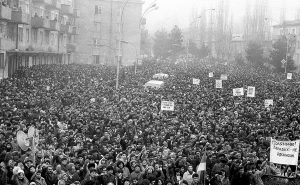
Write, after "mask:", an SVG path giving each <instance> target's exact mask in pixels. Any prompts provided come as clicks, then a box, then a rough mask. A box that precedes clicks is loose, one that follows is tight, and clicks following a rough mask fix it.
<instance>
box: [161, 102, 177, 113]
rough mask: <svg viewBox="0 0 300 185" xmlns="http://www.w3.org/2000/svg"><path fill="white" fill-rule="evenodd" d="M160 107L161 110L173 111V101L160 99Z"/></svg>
mask: <svg viewBox="0 0 300 185" xmlns="http://www.w3.org/2000/svg"><path fill="white" fill-rule="evenodd" d="M160 109H161V110H162V111H163V110H165V111H174V102H173V101H161V107H160Z"/></svg>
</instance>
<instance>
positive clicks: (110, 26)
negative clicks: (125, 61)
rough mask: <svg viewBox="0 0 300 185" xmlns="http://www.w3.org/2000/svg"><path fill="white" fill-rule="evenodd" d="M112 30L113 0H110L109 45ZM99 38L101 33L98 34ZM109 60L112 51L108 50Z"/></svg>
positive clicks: (110, 43)
mask: <svg viewBox="0 0 300 185" xmlns="http://www.w3.org/2000/svg"><path fill="white" fill-rule="evenodd" d="M112 32H113V0H110V25H109V47H112ZM100 38H101V35H100ZM108 54H109V62H110V63H112V61H113V60H112V58H113V57H112V52H111V50H109V53H108Z"/></svg>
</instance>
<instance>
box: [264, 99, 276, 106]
mask: <svg viewBox="0 0 300 185" xmlns="http://www.w3.org/2000/svg"><path fill="white" fill-rule="evenodd" d="M270 105H272V106H273V105H274V101H273V100H271V99H269V100H265V108H268V107H269V106H270Z"/></svg>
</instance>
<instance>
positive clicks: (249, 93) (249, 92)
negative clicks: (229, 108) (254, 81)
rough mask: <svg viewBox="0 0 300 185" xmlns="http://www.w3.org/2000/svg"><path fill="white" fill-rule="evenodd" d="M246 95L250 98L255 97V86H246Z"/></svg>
mask: <svg viewBox="0 0 300 185" xmlns="http://www.w3.org/2000/svg"><path fill="white" fill-rule="evenodd" d="M247 97H251V98H254V97H255V87H252V86H248V89H247Z"/></svg>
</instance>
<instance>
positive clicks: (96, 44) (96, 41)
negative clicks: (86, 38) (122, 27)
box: [93, 39, 100, 47]
mask: <svg viewBox="0 0 300 185" xmlns="http://www.w3.org/2000/svg"><path fill="white" fill-rule="evenodd" d="M93 43H94V46H95V47H99V46H100V39H94V40H93Z"/></svg>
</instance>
